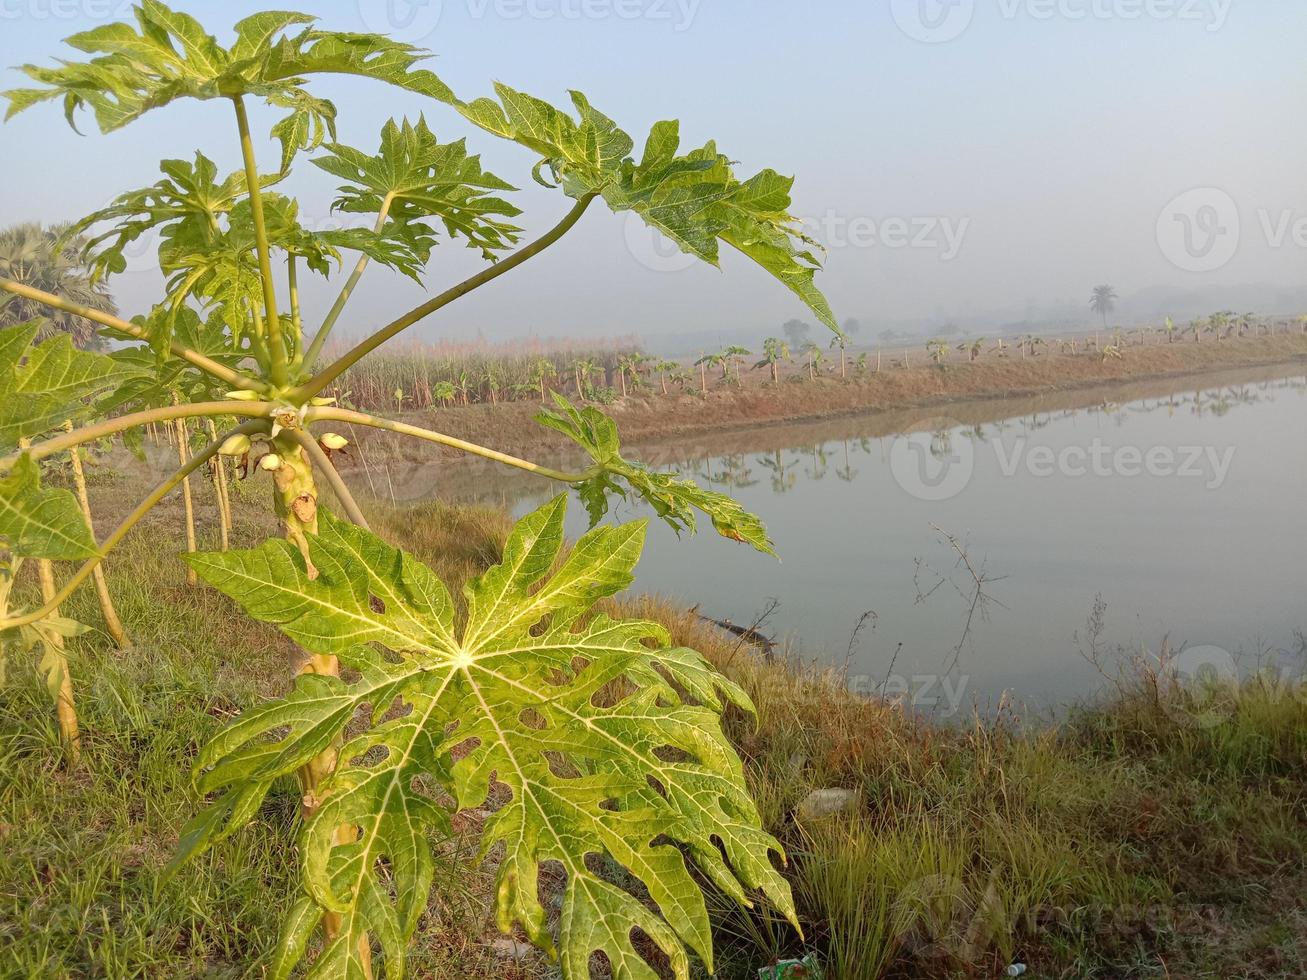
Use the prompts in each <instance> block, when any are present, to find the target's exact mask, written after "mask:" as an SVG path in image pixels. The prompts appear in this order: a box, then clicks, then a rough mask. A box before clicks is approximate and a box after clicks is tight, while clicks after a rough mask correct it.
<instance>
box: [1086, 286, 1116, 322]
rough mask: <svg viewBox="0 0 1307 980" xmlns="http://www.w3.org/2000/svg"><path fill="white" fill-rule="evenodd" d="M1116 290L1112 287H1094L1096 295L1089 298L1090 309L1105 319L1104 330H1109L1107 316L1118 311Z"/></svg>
mask: <svg viewBox="0 0 1307 980" xmlns="http://www.w3.org/2000/svg"><path fill="white" fill-rule="evenodd" d="M1116 298H1117V297H1116V290H1115V289H1113V288H1112V287H1111V286H1108V285H1102V286H1095V287H1094V294H1093V296H1091V297H1090V298H1089V308H1090V309H1091V310H1093V311H1094V312H1095V313H1097V314H1098V315H1099V316H1101V317H1102V318H1103V329H1104V330H1106V329H1107V315H1108V314H1109V313H1111V312H1112V311H1113V310H1115V309H1116Z"/></svg>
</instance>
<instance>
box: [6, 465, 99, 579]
mask: <svg viewBox="0 0 1307 980" xmlns="http://www.w3.org/2000/svg"><path fill="white" fill-rule="evenodd" d="M0 550H5V551H8V552H9V553H10V554H11V555H14V556H15V557H18V558H70V559H77V558H90V557H91V556H92V555H94V554H95V551H96V548H95V539H94V538H92V537H91V530H90V528H88V527H87V526H86V521H85V519H84V518H83V517H82V510H81V507H80V506H79V505H78V503H77V498H76V497H74V496H73V495H72V492H71V491H68V490H61V489H57V488H49V489H46V488H42V486H41V474H40V470H39V469H38V467H37V465H36V464H35V463H34V462H32V460H31V457H29V456H27V455H26V454H24V455H22V456H20V457H19V458H18V462H17V463H16V464H15V465H14V468H13V470H12V471H11V472H10V473H9V474H8V475H7V476H5V477H4V478H3V479H0Z"/></svg>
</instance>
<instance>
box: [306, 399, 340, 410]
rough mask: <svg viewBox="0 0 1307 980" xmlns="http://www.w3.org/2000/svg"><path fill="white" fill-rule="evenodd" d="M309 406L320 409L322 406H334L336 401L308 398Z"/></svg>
mask: <svg viewBox="0 0 1307 980" xmlns="http://www.w3.org/2000/svg"><path fill="white" fill-rule="evenodd" d="M309 404H310V405H313V406H314V407H315V408H321V407H322V406H323V405H334V404H336V399H334V398H310V399H309Z"/></svg>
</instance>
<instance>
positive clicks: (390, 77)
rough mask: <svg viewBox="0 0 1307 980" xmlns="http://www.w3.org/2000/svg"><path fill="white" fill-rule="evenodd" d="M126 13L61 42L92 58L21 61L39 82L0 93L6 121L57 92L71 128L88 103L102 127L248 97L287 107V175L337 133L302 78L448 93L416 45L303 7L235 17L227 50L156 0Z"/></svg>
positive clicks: (283, 138)
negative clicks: (331, 25)
mask: <svg viewBox="0 0 1307 980" xmlns="http://www.w3.org/2000/svg"><path fill="white" fill-rule="evenodd" d="M132 13H133V15H134V17H135V20H136V24H135V26H133V25H132V24H128V23H113V24H105V25H103V26H101V27H97V28H94V29H93V30H89V31H84V32H82V33H80V34H75V35H73V36H72V37H70V38H69V39H68V43H69V44H70V45H71V46H72V47H74V48H76V49H77V50H78V51H81V52H83V53H85V54H89V55H93V56H94V57H92V58H91V59H90V60H89V61H84V62H76V61H63V62H61V63H60V64H59V65H58V66H57V67H48V68H46V67H40V66H37V65H24V66H23V69H22V70H23V72H24V73H25V74H26V75H27V76H28V77H29V78H30V79H32V80H33V81H34V82H36V83H37V86H38V87H35V88H23V89H15V90H12V91H8V92H4V93H0V95H3V96H4V97H5V98H6V99H7V100H8V102H9V108H8V111H7V113H6V116H5V118H6V119H8V118H10V117H12V116H14V115H16V114H17V113H19V112H22V111H24V110H26V109H29V108H31V107H32V106H33V105H37V104H38V103H41V102H46V101H50V100H53V99H59V98H62V99H63V103H64V114H65V115H66V116H67V118H68V122H69V124H70V125H74V123H75V118H76V114H77V112H78V110H80V109H90V110H91V112H92V113H93V114H94V116H95V120H96V123H97V124H98V126H99V127H100V130H101V131H102V132H106V133H107V132H111V131H113V130H116V129H120V128H122V127H123V126H126V125H128V124H129V123H132V122H134V121H135V120H137V119H139V118H140V117H141V116H143V115H144V114H145V113H147V112H150V111H151V110H153V109H157V108H160V107H162V106H166V105H169V104H170V103H172V102H175V101H177V100H179V99H188V98H189V99H219V98H239V97H241V96H245V95H250V96H255V97H259V98H263V99H265V100H266V101H267V102H268V104H269V105H272V106H274V107H277V108H282V109H288V110H290V112H289V115H287V116H286V117H284V118H283V119H282V120H280V121H279V122H278V123H277V124H276V125H275V126H274V127H273V130H272V135H273V137H274V138H276V139H277V140H279V141H280V142H281V144H282V157H281V169H282V172H283V173H284V172H285V171H286V170H288V169H289V167H290V164H291V162H292V160H293V158H294V156H295V154H296V153H297V152H299V151H300V150H304V149H312V148H315V147H317V146H319V145H321V143H323V142H324V141H325V140H326V139H327V138H328V137H329V138H331V139H334V138H335V117H336V109H335V106H333V105H332V104H331V103H330V102H329V101H327V100H325V99H319V98H316V97H314V96H312V95H310V94H309V93H308V92H307V90H306V89H305V88H304V78H303V76H306V75H315V74H346V75H356V76H360V77H363V78H372V79H376V80H378V81H382V82H386V83H389V84H391V85H395V86H398V87H400V88H403V89H407V90H409V91H413V92H418V93H420V94H423V95H427V96H430V97H432V98H437V99H440V100H441V101H444V102H447V101H449V100H451V99H452V98H453V96H452V93H451V92H450V91H449V88H448V87H447V86H446V85H445V84H444V83H443V82H442V81H441V80H440V79H439V78H437V77H436V75H434V74H433V73H432V72H430V71H428V70H426V69H419V68H415V67H414V66H415V65H417V63H418V62H420V61H422V60H423V59H424V58H425V57H426V54H425V52H423V51H422V50H420V49H418V48H415V47H413V46H412V45H408V44H401V43H399V42H397V41H392V40H390V39H389V38H386V37H383V36H381V35H376V34H350V33H338V32H333V31H319V30H315V29H313V28H312V27H311V26H310V25H312V24H313V23H314V22H315V20H316V18H314V17H310V16H308V15H306V14H298V13H292V12H288V11H276V12H268V13H259V14H254V15H253V16H251V17H247V18H245V19H244V20H242V21H240V22H238V23H237V24H236V26H235V33H236V40H235V43H234V44H233V45H232V46H231V47H230V48H224V47H223V46H222V45H221V44H219V42H218V41H217V39H216V38H214V37H213V36H212V35H210V34H208V33H206V32H205V30H204V28H203V27H202V26H201V25H200V24H199V22H198V21H196V20H195V18H193V17H191V16H190V15H189V14H185V13H181V12H179V11H175V10H173V9H172V8H170V7H168V6H167V5H166V4H164V3H161V2H160V0H142V2H141V3H140V4H138V5H136V6H134V7H133V8H132ZM300 28H302V30H301V29H300Z"/></svg>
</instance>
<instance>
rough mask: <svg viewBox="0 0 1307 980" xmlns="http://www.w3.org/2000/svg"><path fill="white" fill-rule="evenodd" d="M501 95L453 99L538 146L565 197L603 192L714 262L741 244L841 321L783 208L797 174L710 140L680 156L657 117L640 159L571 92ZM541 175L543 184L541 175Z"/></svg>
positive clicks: (805, 242) (670, 127)
mask: <svg viewBox="0 0 1307 980" xmlns="http://www.w3.org/2000/svg"><path fill="white" fill-rule="evenodd" d="M495 92H496V95H497V96H498V101H496V100H494V99H488V98H481V99H476V100H474V101H472V102H463V101H460V100H457V99H455V100H454V102H453V104H454V106H455V108H457V109H458V111H459V112H461V113H462V114H463V116H464V117H466V118H467V119H468V120H470V121H471V122H473V123H474V124H476V125H477V126H479V127H480V128H482V129H484V130H486V131H487V132H489V133H493V134H494V135H496V136H499V137H502V138H504V139H508V140H513V141H514V142H517V143H520V144H521V145H522V146H525V147H526V148H527V149H529V150H531V151H532V152H534V153H537V154H539V155H540V157H541V158H542V159H541V162H540V164H539V165H538V166H537V173H539V171H541V170H543V169H547V170H549V171H550V173H551V174H552V175H553V177H554V183H556V184H558V185H560V186H561V187H562V188H563V190H564V192H565V193H566V194H568V195H569V196H571V197H578V198H579V197H582V196H584V195H586V194H593V193H596V192H597V193H600V194H602V196H603V199H604V201H605V202H606V203H607V204H608V206H609V208H611V209H612V210H613V211H615V212H621V211H633V212H634V213H636V214H638V215H639V216H640V217H641V218H642V219H643V220H644V221H645V222H646V223H647V224H648V225H650V226H651V227H653V228H656V229H657V230H658V231H659V232H661V233H662V234H663V235H665V236H666V237H667V238H669V239H670V240H671V241H673V242H675V243H676V245H677V247H678V248H680V249H681V250H682V251H684V252H687V253H689V254H690V255H694V256H695V257H697V258H699V259H701V260H703V261H704V262H708V263H710V264H712V265H717V264H718V262H719V243H720V242H725V243H726V244H727V245H730V246H732V247H733V248H735V249H737V250H739V251H740V252H742V253H743V254H744V255H746V256H748V257H749V258H750V259H752V260H753V261H754V262H756V263H757V264H758V265H760V266H762V268H763V269H765V270H766V271H767V272H769V273H770V274H771V275H773V276H775V277H776V278H777V279H779V280H780V281H781V282H782V283H784V284H785V286H787V287H788V288H789V289H790V290H791V291H793V292H794V294H795V295H796V296H798V297H799V299H801V300H802V301H803V302H804V303H805V304H806V305H807V306H808V308H809V309H811V310H812V311H813V312H814V313H815V314H816V315H817V317H818V319H820V320H821V322H822V323H824V324H825V325H826V326H828V327H830V328H831V329H832V330H834V331H836V332H837V333H838V332H839V325H838V323H837V321H836V319H835V315H834V313H833V312H832V311H831V309H830V305H829V304H828V303H827V301H826V299H825V297H824V296H823V295H822V294H821V291H820V290H819V289H817V287H816V285H815V283H814V277H815V275H816V272H817V271H818V270H819V269H820V268H821V263H820V261H819V260H818V259H817V257H816V256H815V255H814V254H813V250H814V249H820V246H818V245H817V243H816V242H815V241H814V240H813V239H811V238H810V237H809V236H807V235H805V234H804V232H803V230H802V228H801V226H800V223H799V220H798V219H797V218H795V217H794V216H793V215H792V214H790V211H789V208H790V189H791V187H792V186H793V183H794V180H793V178H791V177H783V176H781V175H780V174H778V173H777V172H776V171H774V170H763V171H760V172H759V173H757V174H755V175H754V176H753V177H750V178H748V179H747V180H740V179H739V178H737V177H736V176H735V172H734V167H733V165H732V162H731V160H730V159H729V158H728V157H726V156H724V155H722V154H721V153H719V152H718V151H717V146H716V144H715V143H711V142H710V143H708V144H707V145H705V146H704V147H702V148H700V149H697V150H693V151H691V152H689V153H686V154H683V155H679V151H680V124H679V123H678V122H677V121H675V120H666V121H663V122H659V123H655V124H654V126H653V129H652V130H651V132H650V134H649V137H648V139H647V140H646V142H645V147H644V152H643V155H642V157H641V159H640V160H639V161H638V162H637V161H636V160H635V159H634V158H633V157H632V156H631V151H632V149H633V147H634V143H633V141H632V139H631V137H630V136H629V135H627V133H625V132H624V131H623V130H622V129H621V128H619V127H618V126H617V124H616V123H615V122H613V120H612V119H610V118H609V117H608V116H606V115H604V114H603V113H602V112H600V111H598V110H597V109H595V108H594V107H593V106H592V105H591V104H590V102H589V100H588V99H587V98H586V97H585V96H584V95H582V94H581V93H580V92H572V93H571V96H572V104H573V106H574V107H575V110H576V112H577V117H576V118H573V116H572V115H571V114H569V113H568V112H566V111H564V110H562V109H557V108H555V107H554V106H552V105H550V104H549V103H547V102H545V101H544V100H542V99H538V98H535V97H534V96H530V95H527V94H525V93H523V92H519V91H517V90H515V89H512V88H510V87H509V86H507V85H503V84H498V83H497V84H496V85H495ZM541 182H542V183H548V182H547V181H544V180H541Z"/></svg>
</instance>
